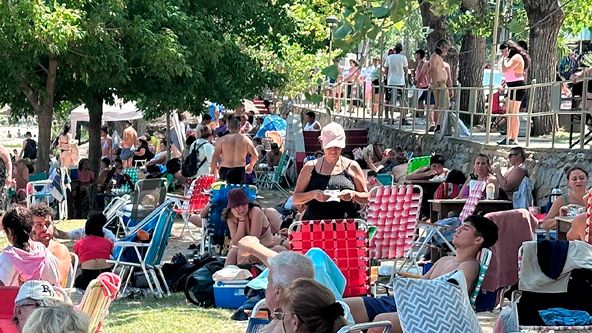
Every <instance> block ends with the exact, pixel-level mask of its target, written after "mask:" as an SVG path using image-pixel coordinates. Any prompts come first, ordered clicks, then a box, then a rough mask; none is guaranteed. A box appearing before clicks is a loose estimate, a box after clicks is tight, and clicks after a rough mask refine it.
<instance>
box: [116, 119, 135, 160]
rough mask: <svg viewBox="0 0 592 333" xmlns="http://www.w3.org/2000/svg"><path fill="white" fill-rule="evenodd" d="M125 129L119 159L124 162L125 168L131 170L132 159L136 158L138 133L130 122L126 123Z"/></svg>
mask: <svg viewBox="0 0 592 333" xmlns="http://www.w3.org/2000/svg"><path fill="white" fill-rule="evenodd" d="M125 125H126V127H125V129H124V130H123V138H122V140H121V143H120V147H121V153H120V154H119V157H120V158H121V161H122V162H123V167H124V168H129V167H131V166H132V159H133V157H134V145H135V144H136V141H137V140H138V133H137V132H136V130H135V129H134V127H133V126H132V122H131V121H130V120H126V121H125Z"/></svg>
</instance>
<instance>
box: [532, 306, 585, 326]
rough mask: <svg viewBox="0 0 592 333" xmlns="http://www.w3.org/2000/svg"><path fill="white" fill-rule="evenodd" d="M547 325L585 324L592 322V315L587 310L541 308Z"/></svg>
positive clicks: (541, 314) (542, 317) (540, 313)
mask: <svg viewBox="0 0 592 333" xmlns="http://www.w3.org/2000/svg"><path fill="white" fill-rule="evenodd" d="M539 315H540V316H541V319H542V320H543V322H544V323H545V325H547V326H583V325H590V324H592V317H591V316H590V315H589V314H588V312H586V311H581V310H568V309H564V308H551V309H547V310H539Z"/></svg>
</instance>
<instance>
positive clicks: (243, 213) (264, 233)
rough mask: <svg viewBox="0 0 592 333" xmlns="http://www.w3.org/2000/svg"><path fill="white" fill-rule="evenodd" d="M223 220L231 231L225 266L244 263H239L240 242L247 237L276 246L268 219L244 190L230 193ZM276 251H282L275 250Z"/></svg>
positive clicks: (270, 246) (264, 244)
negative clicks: (250, 200)
mask: <svg viewBox="0 0 592 333" xmlns="http://www.w3.org/2000/svg"><path fill="white" fill-rule="evenodd" d="M222 219H223V220H226V223H227V224H228V229H229V230H230V250H229V251H228V255H227V256H226V262H225V266H227V265H236V264H240V263H242V262H238V261H239V258H238V242H239V241H240V240H241V239H242V238H243V237H245V236H254V237H257V238H258V239H259V241H260V242H261V245H263V246H265V247H268V248H272V247H273V246H274V239H273V235H272V233H271V228H270V224H269V221H268V220H267V217H266V216H265V214H264V213H263V211H262V210H261V207H259V205H257V204H255V203H252V202H249V198H247V195H246V194H245V192H243V190H242V189H240V188H237V189H234V190H232V191H230V192H228V206H226V209H225V210H224V211H223V212H222ZM274 250H276V251H278V250H280V251H281V250H282V249H281V248H274ZM283 250H286V248H284V249H283ZM243 259H247V261H248V258H241V261H244V260H243Z"/></svg>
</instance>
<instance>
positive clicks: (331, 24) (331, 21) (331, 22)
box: [325, 15, 339, 28]
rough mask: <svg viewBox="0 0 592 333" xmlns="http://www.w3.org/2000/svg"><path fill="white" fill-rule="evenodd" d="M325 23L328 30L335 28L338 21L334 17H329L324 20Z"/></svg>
mask: <svg viewBox="0 0 592 333" xmlns="http://www.w3.org/2000/svg"><path fill="white" fill-rule="evenodd" d="M325 22H326V23H327V26H328V27H329V28H332V27H335V26H337V24H338V23H339V19H338V18H337V16H335V15H330V16H327V18H326V19H325Z"/></svg>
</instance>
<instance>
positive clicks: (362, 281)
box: [288, 219, 370, 297]
mask: <svg viewBox="0 0 592 333" xmlns="http://www.w3.org/2000/svg"><path fill="white" fill-rule="evenodd" d="M288 242H289V246H290V250H291V251H294V252H297V253H301V254H305V253H306V252H307V251H308V250H309V249H310V248H313V247H317V248H319V249H321V250H323V251H324V252H325V253H326V254H327V255H328V256H329V257H330V258H332V259H333V261H334V262H335V264H336V265H337V267H338V268H339V270H340V271H341V273H342V274H343V275H344V276H345V278H346V280H347V284H346V286H345V290H344V292H343V297H353V296H365V295H367V294H368V290H369V282H370V281H369V269H370V266H369V265H370V262H369V250H368V225H367V224H366V222H364V221H363V220H360V219H355V220H354V219H349V220H346V219H344V220H327V221H325V220H320V221H298V222H294V223H292V224H291V225H290V227H289V228H288Z"/></svg>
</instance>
